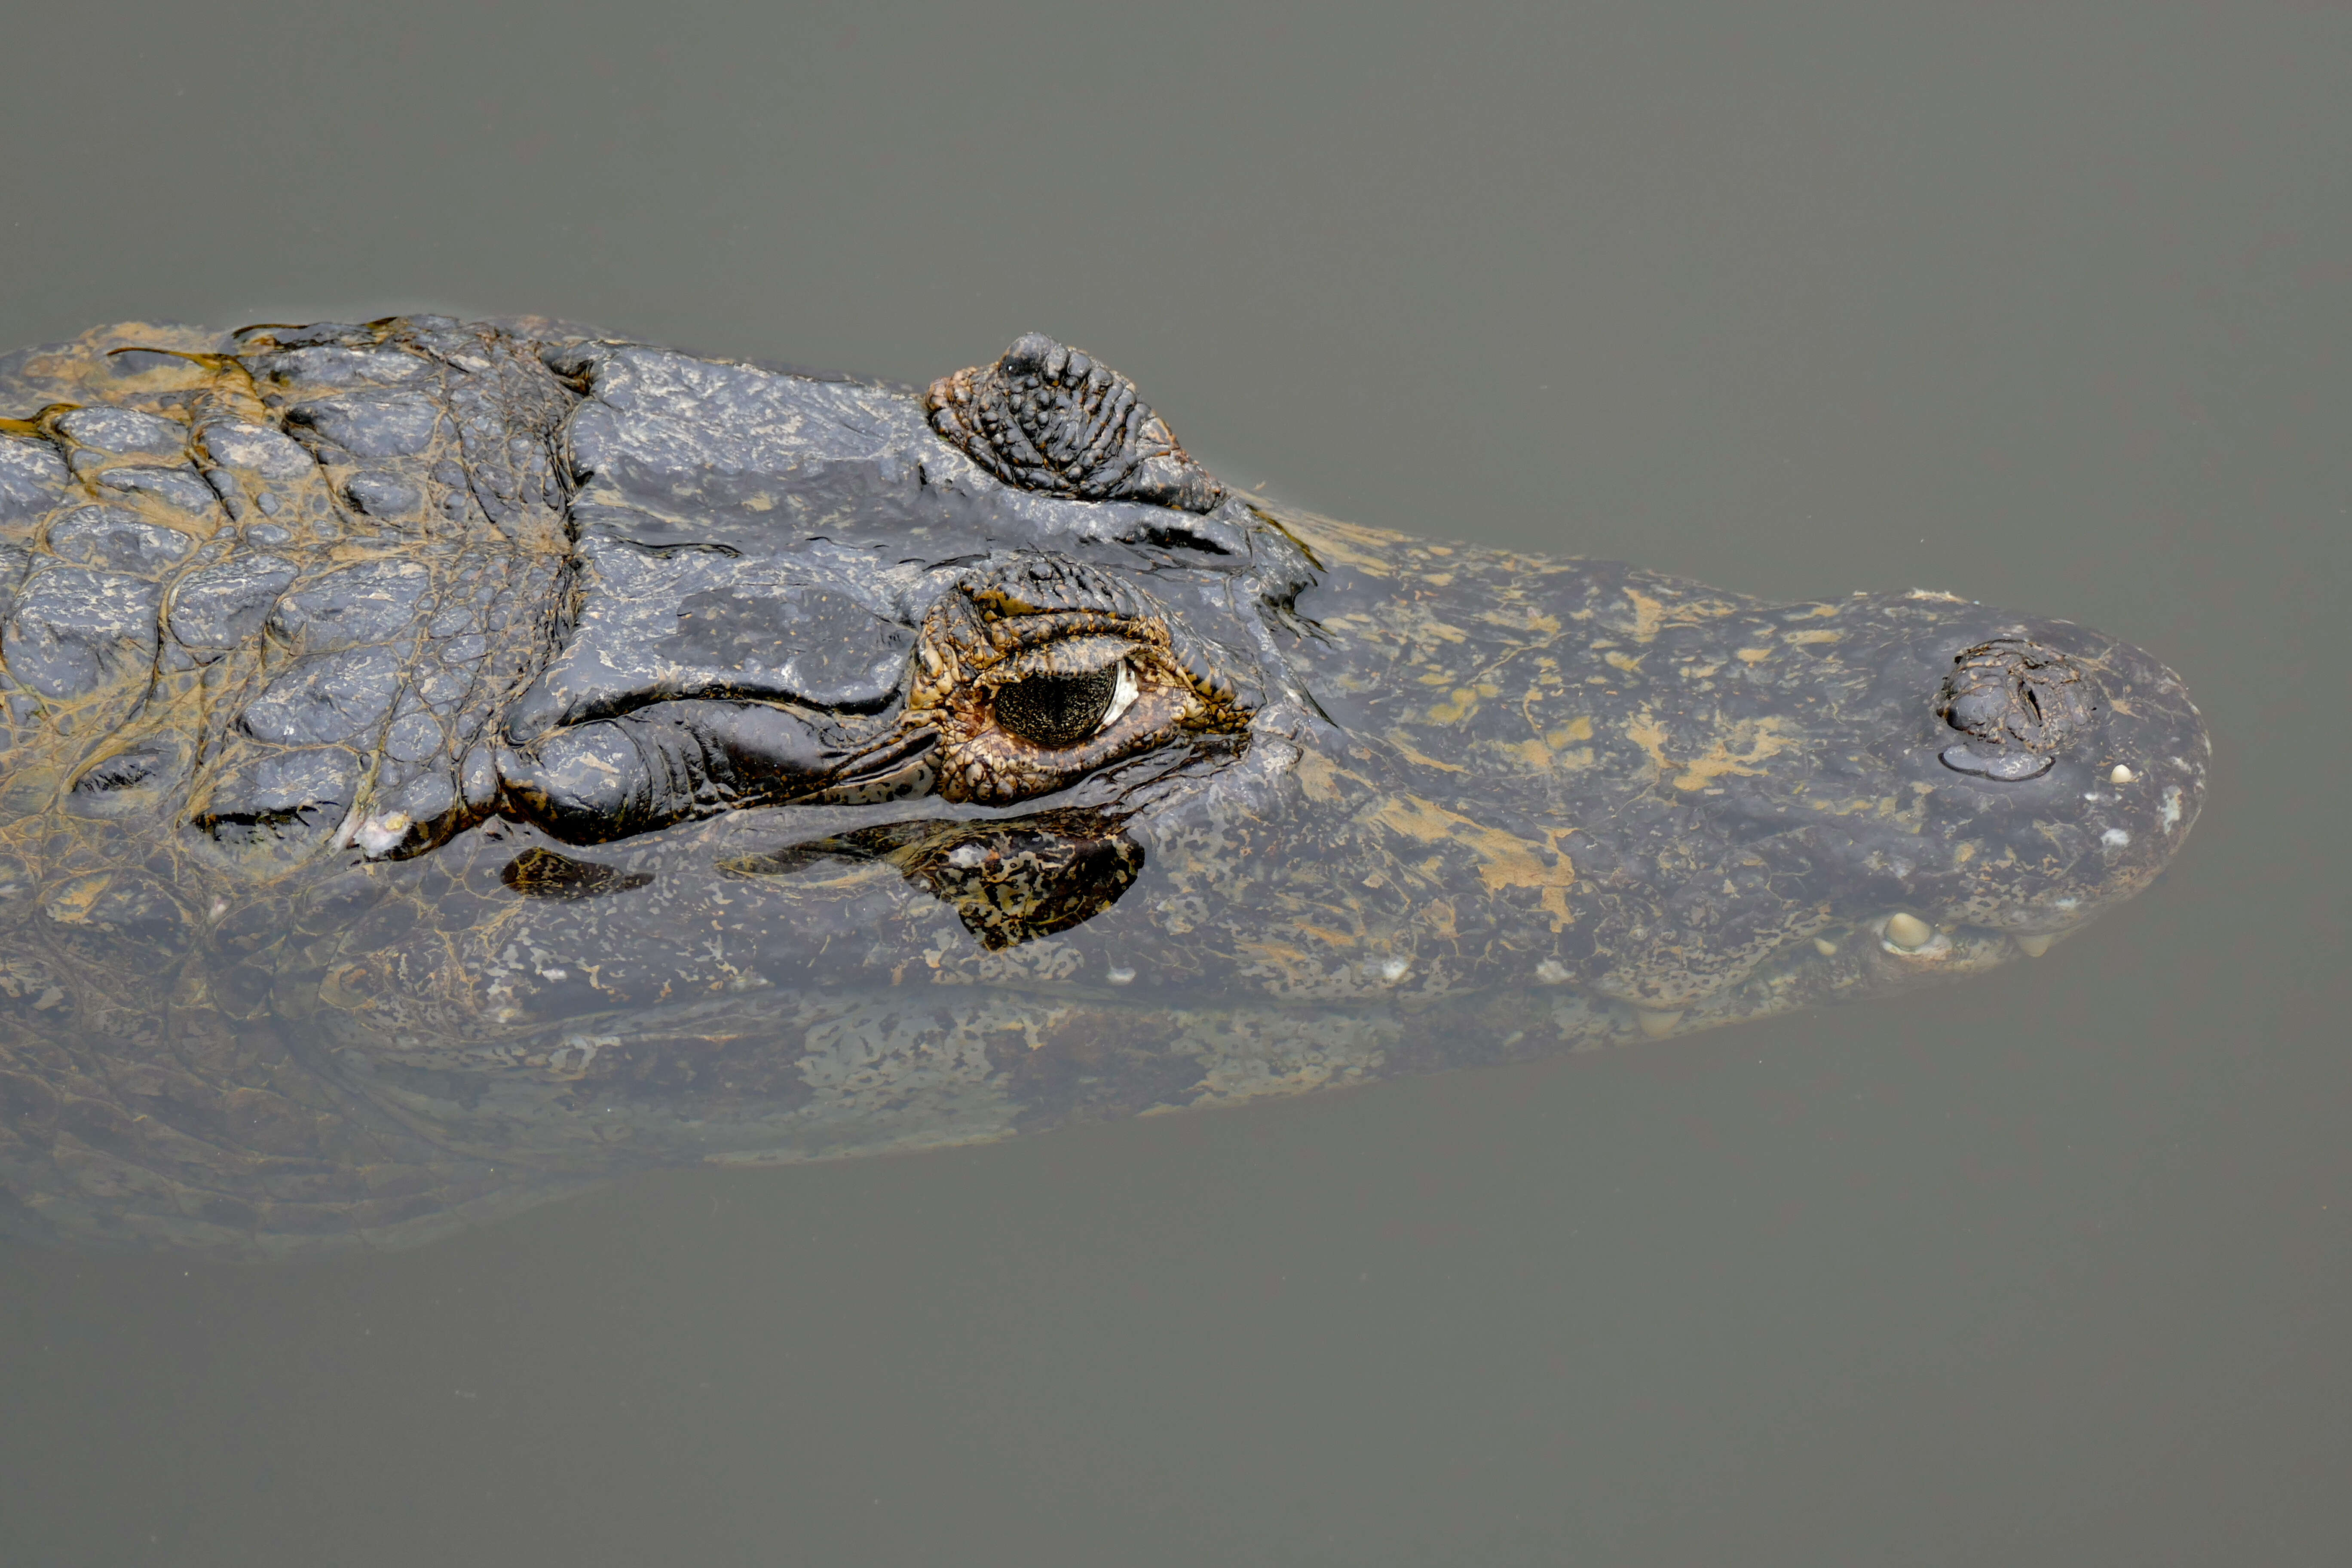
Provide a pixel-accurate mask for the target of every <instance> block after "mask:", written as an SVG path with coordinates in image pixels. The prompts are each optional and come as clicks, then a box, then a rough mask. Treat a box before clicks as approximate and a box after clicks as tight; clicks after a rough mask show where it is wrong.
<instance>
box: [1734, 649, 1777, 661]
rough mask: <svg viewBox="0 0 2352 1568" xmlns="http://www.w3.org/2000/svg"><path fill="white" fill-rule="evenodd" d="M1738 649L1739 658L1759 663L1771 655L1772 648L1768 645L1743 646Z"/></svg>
mask: <svg viewBox="0 0 2352 1568" xmlns="http://www.w3.org/2000/svg"><path fill="white" fill-rule="evenodd" d="M1738 654H1739V657H1740V658H1741V659H1742V660H1744V661H1745V662H1747V663H1748V664H1761V663H1763V662H1764V661H1765V660H1766V659H1768V658H1771V657H1772V650H1771V649H1770V648H1769V647H1743V648H1740V649H1738Z"/></svg>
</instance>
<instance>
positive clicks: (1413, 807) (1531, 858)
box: [1370, 795, 1576, 931]
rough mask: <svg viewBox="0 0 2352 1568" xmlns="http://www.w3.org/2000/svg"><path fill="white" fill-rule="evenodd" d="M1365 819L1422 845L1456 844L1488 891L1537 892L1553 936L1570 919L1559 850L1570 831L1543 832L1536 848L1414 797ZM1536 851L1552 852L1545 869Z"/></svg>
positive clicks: (1568, 878)
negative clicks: (1473, 861)
mask: <svg viewBox="0 0 2352 1568" xmlns="http://www.w3.org/2000/svg"><path fill="white" fill-rule="evenodd" d="M1370 815H1371V817H1372V819H1373V820H1374V821H1376V822H1378V823H1379V824H1380V825H1381V826H1383V827H1386V828H1388V829H1389V830H1390V831H1391V832H1392V833H1399V834H1402V835H1403V836H1404V837H1408V838H1414V839H1419V840H1420V841H1421V842H1422V843H1424V844H1440V843H1454V844H1459V845H1461V846H1462V847H1464V848H1465V849H1467V850H1469V851H1470V852H1471V853H1472V854H1473V855H1475V856H1476V857H1477V858H1478V880H1479V881H1480V882H1482V883H1484V884H1485V885H1486V889H1487V890H1488V891H1490V892H1499V891H1501V890H1502V889H1505V888H1535V889H1539V897H1538V903H1539V904H1540V905H1541V906H1542V908H1543V910H1544V912H1545V913H1547V914H1549V915H1550V916H1551V929H1552V930H1554V931H1559V930H1561V929H1562V928H1564V927H1565V926H1567V925H1568V924H1569V923H1570V921H1573V920H1575V918H1576V916H1575V914H1574V913H1573V912H1572V911H1570V909H1569V907H1568V890H1569V889H1570V888H1571V887H1573V886H1575V885H1576V868H1575V867H1574V866H1572V865H1571V864H1570V862H1569V858H1568V857H1567V855H1565V854H1564V853H1561V852H1560V850H1559V840H1560V839H1561V838H1563V837H1566V836H1567V835H1568V833H1569V832H1570V831H1572V830H1571V829H1567V828H1545V829H1543V830H1542V831H1543V833H1544V837H1545V840H1546V841H1545V843H1543V844H1542V845H1540V846H1538V845H1537V844H1534V843H1532V842H1530V841H1528V839H1524V838H1519V837H1515V836H1513V835H1511V834H1508V833H1505V832H1503V831H1502V830H1501V829H1499V828H1494V827H1483V826H1479V825H1478V824H1477V823H1475V822H1474V821H1472V820H1471V819H1470V818H1469V817H1466V816H1461V815H1460V814H1458V813H1456V812H1451V811H1448V810H1446V809H1445V808H1444V806H1442V805H1435V804H1433V803H1432V802H1430V801H1426V800H1423V799H1422V798H1421V797H1420V796H1419V795H1391V796H1390V797H1388V798H1387V799H1386V800H1384V801H1382V802H1381V804H1380V805H1379V806H1378V807H1376V808H1375V809H1374V810H1373V811H1372V812H1371V814H1370ZM1538 849H1549V850H1550V851H1551V852H1552V854H1553V860H1552V863H1551V864H1550V865H1549V866H1547V865H1545V864H1544V859H1543V857H1542V855H1540V854H1538Z"/></svg>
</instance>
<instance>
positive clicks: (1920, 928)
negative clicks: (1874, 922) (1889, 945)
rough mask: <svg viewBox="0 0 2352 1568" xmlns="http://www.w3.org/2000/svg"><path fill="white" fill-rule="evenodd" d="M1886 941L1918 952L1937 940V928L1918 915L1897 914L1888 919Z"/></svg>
mask: <svg viewBox="0 0 2352 1568" xmlns="http://www.w3.org/2000/svg"><path fill="white" fill-rule="evenodd" d="M1886 940H1887V941H1889V942H1893V943H1894V944H1895V946H1897V947H1900V948H1904V949H1906V950H1910V951H1914V952H1916V950H1918V949H1920V948H1923V947H1925V946H1927V944H1928V943H1929V942H1933V941H1935V940H1936V928H1935V927H1934V926H1931V925H1929V924H1928V923H1927V921H1923V920H1921V919H1920V918H1919V917H1918V916H1917V915H1915V914H1910V913H1906V912H1897V913H1895V914H1891V915H1889V916H1887V917H1886Z"/></svg>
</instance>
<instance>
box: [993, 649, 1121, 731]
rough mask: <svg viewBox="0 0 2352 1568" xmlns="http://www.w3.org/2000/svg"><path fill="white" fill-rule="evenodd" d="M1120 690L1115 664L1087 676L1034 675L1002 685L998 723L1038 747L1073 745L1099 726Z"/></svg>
mask: <svg viewBox="0 0 2352 1568" xmlns="http://www.w3.org/2000/svg"><path fill="white" fill-rule="evenodd" d="M1117 691H1118V664H1117V663H1116V662H1114V663H1111V664H1108V665H1105V666H1104V667H1103V668H1100V669H1097V670H1090V671H1088V672H1087V673H1086V674H1084V675H1058V674H1057V675H1033V676H1030V677H1029V678H1028V679H1025V680H1016V681H1013V683H1012V684H1011V685H1009V686H1004V687H1002V688H1000V689H998V690H997V693H996V722H997V724H998V725H999V726H1000V727H1001V728H1003V730H1004V731H1006V732H1008V733H1010V734H1013V735H1016V736H1018V737H1019V738H1020V739H1022V740H1024V741H1027V742H1029V743H1030V744H1032V745H1036V746H1074V745H1076V744H1077V743H1078V742H1080V741H1083V740H1085V739H1086V738H1087V736H1089V735H1091V734H1093V733H1094V732H1095V731H1096V730H1097V729H1098V728H1100V726H1101V724H1102V719H1103V715H1104V714H1105V713H1106V712H1108V711H1109V710H1110V701H1111V698H1112V696H1113V695H1114V694H1115V693H1116V692H1117Z"/></svg>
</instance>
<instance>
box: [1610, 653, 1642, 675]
mask: <svg viewBox="0 0 2352 1568" xmlns="http://www.w3.org/2000/svg"><path fill="white" fill-rule="evenodd" d="M1649 657H1650V656H1649V655H1648V654H1646V653H1644V654H1622V653H1604V654H1602V655H1601V663H1603V664H1605V665H1608V666H1609V667H1610V668H1612V669H1622V670H1623V671H1624V672H1625V673H1626V674H1628V675H1638V674H1640V673H1641V670H1642V660H1643V659H1645V658H1649Z"/></svg>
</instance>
